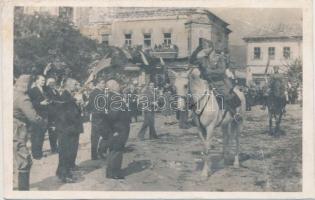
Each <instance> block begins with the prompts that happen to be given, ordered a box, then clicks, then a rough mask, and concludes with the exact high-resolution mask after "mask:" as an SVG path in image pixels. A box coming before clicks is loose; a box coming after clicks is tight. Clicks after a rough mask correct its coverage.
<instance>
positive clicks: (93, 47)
mask: <svg viewBox="0 0 315 200" xmlns="http://www.w3.org/2000/svg"><path fill="white" fill-rule="evenodd" d="M97 46H98V45H97V43H96V41H93V40H91V39H89V38H87V37H85V36H83V35H81V33H80V32H79V30H77V29H76V28H75V26H74V25H73V24H72V23H71V22H70V21H68V20H65V19H63V18H60V17H53V16H50V15H46V14H35V15H24V14H21V13H15V20H14V75H15V76H19V75H20V74H22V73H37V74H38V73H42V72H43V70H44V68H45V67H46V65H47V64H48V63H54V62H55V61H56V60H57V61H58V63H64V64H63V65H59V70H61V71H63V72H64V71H68V72H70V76H72V77H74V78H77V79H78V80H83V79H84V78H86V76H87V67H88V65H89V63H91V62H92V59H93V58H92V55H93V53H95V52H96V51H97ZM57 65H58V64H57Z"/></svg>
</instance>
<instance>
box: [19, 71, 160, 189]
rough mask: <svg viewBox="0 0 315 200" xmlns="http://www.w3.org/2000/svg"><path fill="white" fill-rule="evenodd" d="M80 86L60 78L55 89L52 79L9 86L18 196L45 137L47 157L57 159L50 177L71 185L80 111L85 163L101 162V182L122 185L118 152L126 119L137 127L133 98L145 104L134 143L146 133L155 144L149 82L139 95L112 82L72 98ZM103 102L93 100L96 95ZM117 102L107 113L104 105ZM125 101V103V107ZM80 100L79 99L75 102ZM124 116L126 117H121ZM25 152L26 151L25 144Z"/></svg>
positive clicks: (26, 184) (126, 129)
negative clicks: (87, 143) (87, 154)
mask: <svg viewBox="0 0 315 200" xmlns="http://www.w3.org/2000/svg"><path fill="white" fill-rule="evenodd" d="M82 91H83V90H82V87H81V86H80V83H79V82H78V81H76V80H75V79H73V78H66V79H64V80H63V81H62V82H61V83H57V81H56V79H55V78H53V77H47V78H46V77H45V76H44V75H41V74H40V75H36V76H33V75H21V76H20V77H19V78H17V79H16V81H15V85H14V139H13V142H14V157H15V161H16V164H17V165H16V166H17V171H18V190H29V182H30V180H29V179H30V177H29V175H30V170H31V166H32V159H35V160H40V159H42V158H43V157H45V156H46V155H44V154H43V144H44V140H45V135H46V133H48V138H49V143H50V149H51V153H53V154H54V153H58V154H59V162H58V166H57V170H56V176H57V177H58V178H59V179H60V180H61V181H62V182H64V183H72V182H75V181H76V177H75V176H74V172H75V171H76V170H78V169H79V167H78V166H77V165H76V157H77V153H78V147H79V138H80V134H81V133H83V132H84V130H83V122H84V115H83V112H82V111H83V110H84V111H86V112H87V113H88V116H89V120H90V122H91V159H92V160H97V159H100V158H104V157H105V156H106V159H107V161H108V162H107V163H108V164H107V168H106V177H107V178H111V179H122V178H124V173H123V171H122V170H121V167H122V166H121V165H122V156H123V148H124V146H125V144H126V142H127V140H128V137H129V131H130V123H131V121H132V118H135V121H137V116H138V115H139V113H141V111H140V110H139V109H138V102H139V100H138V95H139V93H142V94H143V95H145V96H146V97H147V98H148V99H149V104H148V109H146V110H144V112H143V113H144V121H143V125H142V127H141V130H140V131H139V134H138V137H139V139H140V140H144V137H145V133H146V130H147V129H148V128H149V138H150V139H157V138H158V135H157V133H156V130H155V113H154V109H153V107H154V105H155V102H154V91H155V90H154V83H152V82H150V83H148V84H147V86H146V87H144V88H142V91H138V90H136V88H135V87H134V86H133V85H130V86H129V87H126V88H124V89H123V88H122V87H121V85H120V84H119V83H118V82H117V81H115V80H109V81H106V80H104V79H102V78H98V79H96V80H94V87H93V89H91V90H90V91H89V92H88V97H87V98H86V99H85V101H83V99H84V98H78V96H80V95H78V94H83V93H82ZM105 93H106V97H108V98H107V99H106V100H105V99H104V98H97V96H99V95H105ZM117 96H121V99H123V101H122V102H116V103H118V104H119V105H117V107H120V108H122V107H125V108H127V107H128V108H127V109H118V110H115V109H108V108H106V106H104V104H111V106H115V105H114V104H115V102H114V99H115V98H116V97H117ZM126 96H128V97H129V98H128V102H126ZM81 97H82V96H81ZM126 111H128V112H126ZM29 137H30V144H31V147H30V149H28V142H29V141H28V138H29Z"/></svg>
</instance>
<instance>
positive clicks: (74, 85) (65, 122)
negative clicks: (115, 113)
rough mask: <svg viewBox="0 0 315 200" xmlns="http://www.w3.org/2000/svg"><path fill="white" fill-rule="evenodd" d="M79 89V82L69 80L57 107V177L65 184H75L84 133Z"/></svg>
mask: <svg viewBox="0 0 315 200" xmlns="http://www.w3.org/2000/svg"><path fill="white" fill-rule="evenodd" d="M78 89H79V82H78V81H76V80H75V79H72V78H67V79H66V80H65V82H64V85H63V90H62V91H61V93H60V102H61V103H59V104H58V106H57V112H58V117H57V118H56V121H55V123H56V132H57V134H58V144H59V149H58V150H59V152H58V153H59V163H58V169H57V172H56V175H57V176H58V177H59V178H60V179H61V181H62V182H64V183H72V182H75V179H74V177H73V174H72V172H73V170H76V168H77V166H76V165H75V160H76V157H77V152H78V146H79V136H80V133H82V132H83V123H82V122H83V120H82V118H81V110H80V107H79V106H78V104H77V100H76V99H75V98H74V94H75V92H77V91H78Z"/></svg>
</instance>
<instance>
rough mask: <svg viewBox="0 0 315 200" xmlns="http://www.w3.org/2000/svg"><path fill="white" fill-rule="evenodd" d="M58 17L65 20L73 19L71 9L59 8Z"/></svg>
mask: <svg viewBox="0 0 315 200" xmlns="http://www.w3.org/2000/svg"><path fill="white" fill-rule="evenodd" d="M59 17H60V18H62V19H65V20H72V19H73V8H71V7H60V8H59Z"/></svg>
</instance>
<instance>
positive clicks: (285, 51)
mask: <svg viewBox="0 0 315 200" xmlns="http://www.w3.org/2000/svg"><path fill="white" fill-rule="evenodd" d="M290 56H291V49H290V47H283V57H284V58H285V59H289V58H290Z"/></svg>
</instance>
